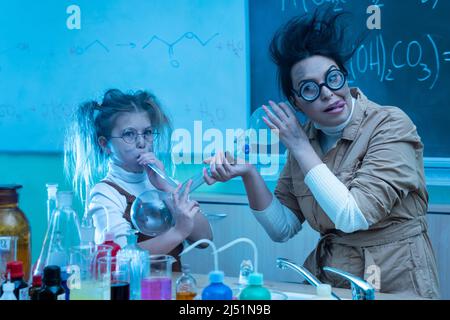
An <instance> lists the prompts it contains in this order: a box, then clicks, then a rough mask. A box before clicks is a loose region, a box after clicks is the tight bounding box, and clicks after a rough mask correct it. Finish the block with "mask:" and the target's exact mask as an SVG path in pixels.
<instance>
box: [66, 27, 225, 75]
mask: <svg viewBox="0 0 450 320" xmlns="http://www.w3.org/2000/svg"><path fill="white" fill-rule="evenodd" d="M218 36H219V33H214V34H212V35H211V36H210V37H208V38H207V39H206V40H204V39H202V38H201V37H200V36H198V35H197V34H196V33H194V32H190V31H189V32H186V33H184V34H182V35H181V36H180V37H178V38H177V39H176V40H175V41H172V42H170V41H169V40H166V39H164V38H162V37H160V36H157V35H154V36H152V37H151V38H150V39H149V40H148V41H147V42H146V43H144V45H142V47H141V48H140V49H142V50H146V49H149V48H150V47H151V45H152V44H153V43H155V42H158V43H162V44H164V45H165V46H166V47H167V53H168V56H169V59H170V65H171V66H172V67H174V68H179V67H180V61H179V60H177V59H175V58H174V51H175V47H176V45H177V44H179V43H181V42H182V41H186V40H193V41H195V42H196V43H198V44H199V45H200V46H201V47H206V46H207V45H208V44H209V43H210V42H211V41H213V39H215V38H216V37H218ZM95 47H98V48H99V49H100V50H101V51H103V52H105V53H109V52H110V48H109V47H108V46H107V45H105V44H104V43H103V42H102V41H100V40H95V41H93V42H91V43H89V44H88V45H87V46H84V47H83V46H74V47H72V48H70V54H76V55H83V54H85V53H88V51H89V50H90V49H91V48H95ZM115 47H120V48H127V49H135V48H136V47H137V44H136V43H135V42H128V43H116V44H115Z"/></svg>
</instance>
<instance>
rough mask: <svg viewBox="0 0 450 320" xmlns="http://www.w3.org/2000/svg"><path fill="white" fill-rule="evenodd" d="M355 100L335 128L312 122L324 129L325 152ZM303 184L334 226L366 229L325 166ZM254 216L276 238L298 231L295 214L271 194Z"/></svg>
mask: <svg viewBox="0 0 450 320" xmlns="http://www.w3.org/2000/svg"><path fill="white" fill-rule="evenodd" d="M354 106H355V99H354V98H352V110H351V113H350V116H349V117H348V119H347V120H346V121H345V122H344V123H342V124H341V125H339V126H337V127H324V126H321V125H319V124H316V123H314V126H315V127H316V128H317V129H318V130H321V131H322V132H323V135H322V137H321V139H320V141H319V142H320V145H321V148H322V151H323V153H324V154H326V153H327V152H328V151H329V150H331V149H332V148H334V147H335V145H336V142H337V141H338V140H339V139H340V138H341V137H342V132H343V131H344V129H345V127H346V126H347V125H348V124H349V123H350V121H351V118H352V116H353V109H354ZM305 183H306V185H307V186H308V187H309V189H310V190H311V193H312V194H313V195H314V198H315V199H316V201H317V202H318V203H319V205H320V206H321V208H322V209H323V210H324V211H325V213H326V214H327V215H328V217H329V218H330V219H331V220H332V221H333V223H334V224H335V227H336V229H339V230H341V231H343V232H346V233H352V232H355V231H358V230H367V229H368V228H369V223H368V222H367V220H366V218H365V217H364V215H363V214H362V212H361V210H360V209H359V208H358V204H357V203H356V201H355V199H354V198H353V196H352V195H351V193H350V191H349V190H348V189H347V187H346V186H345V185H344V184H343V183H342V182H341V181H339V179H338V178H336V176H335V175H334V174H333V173H332V172H331V171H330V169H328V167H327V165H326V164H320V165H318V166H316V167H314V168H313V169H311V170H310V171H309V172H308V173H307V174H306V176H305ZM252 212H253V214H254V215H255V217H256V219H257V220H258V221H259V222H260V223H261V224H262V226H263V227H264V228H265V229H266V232H267V233H268V234H269V236H270V237H271V238H272V239H273V240H275V241H281V242H282V241H287V240H288V239H290V238H291V237H293V236H294V235H295V234H297V233H298V232H299V231H300V230H301V223H300V221H299V219H298V218H297V216H296V215H295V214H294V213H293V212H292V211H291V210H290V209H289V208H287V207H285V206H283V205H282V204H281V203H280V201H279V200H278V199H277V198H276V197H275V196H273V200H272V203H271V204H270V205H269V207H268V208H266V209H265V210H263V211H257V210H252Z"/></svg>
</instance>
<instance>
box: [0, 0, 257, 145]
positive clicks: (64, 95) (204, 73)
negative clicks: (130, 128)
mask: <svg viewBox="0 0 450 320" xmlns="http://www.w3.org/2000/svg"><path fill="white" fill-rule="evenodd" d="M71 5H76V6H78V8H79V13H80V14H79V17H80V19H79V20H80V23H79V27H80V29H76V28H73V25H76V23H73V22H74V21H72V19H71V17H72V15H73V14H74V13H76V11H73V10H72V9H71V8H70V6H71ZM246 10H247V3H246V2H245V1H242V0H226V1H210V0H170V1H167V0H150V1H147V0H114V1H111V0H95V1H92V0H76V1H66V0H58V1H54V0H39V1H34V0H5V1H1V2H0V136H1V139H0V151H12V152H15V151H32V152H35V151H36V152H60V151H61V150H62V146H63V134H64V129H65V127H66V124H67V119H68V118H69V116H70V115H71V114H72V113H73V111H74V109H75V107H76V106H77V105H79V104H80V103H81V102H83V101H85V100H89V99H100V98H101V97H102V94H103V93H104V92H105V90H106V89H109V88H119V89H121V90H124V91H127V90H137V89H146V90H149V91H151V92H153V93H154V94H155V95H156V96H157V97H158V98H159V100H160V101H161V103H162V105H163V107H164V108H165V110H167V111H168V113H169V115H170V116H171V118H172V120H173V123H174V127H175V128H185V129H187V130H189V131H190V132H192V131H193V130H192V128H193V126H194V125H193V121H194V120H201V121H202V129H203V131H205V130H206V129H208V128H217V129H219V130H222V131H224V130H225V129H226V128H231V129H232V128H245V126H246V123H247V120H246V119H247V118H248V113H249V90H248V88H247V83H248V79H247V60H248V57H247V56H246V47H247V43H246V39H247V38H246V24H247V19H246V17H247V16H246V14H247V11H246ZM68 22H69V23H72V24H69V25H70V26H71V28H69V27H68ZM236 114H239V117H236Z"/></svg>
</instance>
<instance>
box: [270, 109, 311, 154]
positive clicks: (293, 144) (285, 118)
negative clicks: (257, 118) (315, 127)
mask: <svg viewBox="0 0 450 320" xmlns="http://www.w3.org/2000/svg"><path fill="white" fill-rule="evenodd" d="M269 104H270V106H271V107H272V110H273V113H272V112H271V111H270V110H269V109H268V108H267V107H266V106H263V109H264V111H265V112H266V114H267V118H266V117H263V121H264V122H265V123H266V124H267V126H268V127H269V128H270V129H273V130H278V131H279V137H280V141H281V142H282V143H283V144H284V145H285V147H286V148H288V149H289V151H291V152H293V151H294V150H296V148H298V144H299V143H301V142H308V143H309V139H308V137H307V135H306V134H305V131H304V130H303V128H302V127H301V126H300V123H299V122H298V120H297V117H296V116H295V114H294V112H292V110H291V108H289V106H288V105H287V104H286V103H284V102H281V103H279V104H276V103H275V102H273V101H269Z"/></svg>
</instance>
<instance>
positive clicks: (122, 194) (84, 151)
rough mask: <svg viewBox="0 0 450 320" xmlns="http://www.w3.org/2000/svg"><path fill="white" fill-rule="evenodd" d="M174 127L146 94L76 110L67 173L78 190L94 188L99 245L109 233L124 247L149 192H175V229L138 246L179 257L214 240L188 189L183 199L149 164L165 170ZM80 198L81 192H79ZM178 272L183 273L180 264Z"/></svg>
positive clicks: (142, 238) (116, 96)
mask: <svg viewBox="0 0 450 320" xmlns="http://www.w3.org/2000/svg"><path fill="white" fill-rule="evenodd" d="M170 130H171V125H170V121H169V119H168V117H167V116H166V115H165V114H164V112H163V111H162V109H161V107H160V105H159V103H158V101H157V100H156V97H155V96H154V95H152V94H150V93H148V92H146V91H137V92H134V93H123V92H121V91H120V90H117V89H112V90H108V91H107V92H106V93H105V95H104V97H103V101H102V102H101V103H98V102H96V101H90V102H86V103H84V104H82V105H80V107H79V108H78V110H77V113H76V115H75V119H74V121H73V122H72V124H71V126H70V128H69V131H68V134H67V136H66V142H65V158H64V160H65V168H66V171H67V173H68V174H69V175H70V176H71V177H73V178H72V181H73V184H74V188H75V190H82V186H83V184H84V183H86V184H87V185H91V184H92V183H93V181H94V179H95V178H97V177H98V176H100V177H102V178H103V179H102V180H101V181H100V182H98V183H97V184H95V186H94V187H93V188H92V190H91V192H90V195H89V213H90V214H91V215H92V217H93V221H94V226H95V242H96V243H97V244H99V243H102V242H103V239H104V236H105V234H106V232H112V233H114V235H115V242H117V243H118V244H119V245H120V246H121V247H124V246H125V245H126V244H127V238H126V236H127V235H128V234H129V233H130V231H131V229H132V228H133V226H132V223H131V217H130V210H131V204H132V203H133V201H134V200H135V198H136V197H137V196H139V195H140V194H141V193H143V192H144V191H147V190H151V189H155V188H156V189H158V190H161V191H165V192H171V193H174V195H173V196H174V203H175V204H176V205H175V208H174V209H173V210H174V211H175V212H172V214H173V215H174V217H176V219H175V220H176V223H175V225H174V226H173V227H172V228H171V229H169V230H168V231H167V232H165V233H163V234H161V235H159V236H156V237H154V238H151V237H149V236H146V235H144V234H141V233H139V234H138V245H139V246H140V247H141V248H143V249H146V250H149V251H150V253H151V254H170V255H172V256H174V257H175V258H178V255H179V253H180V252H181V251H182V250H183V247H182V243H183V241H184V240H188V241H190V242H195V241H197V240H199V239H203V238H207V239H211V238H212V233H211V228H210V225H209V223H208V221H207V220H206V218H205V217H204V216H203V214H202V213H201V211H200V207H199V204H198V203H197V202H196V201H192V200H189V199H188V197H187V195H188V193H189V186H190V184H189V185H188V187H187V188H186V190H185V192H183V193H182V194H179V193H178V191H179V189H180V186H181V185H180V186H179V187H178V188H177V189H175V190H174V189H173V188H172V187H171V186H170V185H168V184H167V183H165V182H164V180H162V179H161V178H160V177H159V176H158V175H157V174H155V173H154V171H153V170H151V169H150V168H149V167H148V166H147V165H148V164H153V165H155V166H156V167H158V168H159V169H160V170H162V171H164V165H163V162H162V161H161V160H160V159H159V158H158V157H157V155H158V154H164V153H165V154H168V153H169V149H170ZM80 193H81V192H80ZM174 270H180V264H179V262H177V263H175V264H174Z"/></svg>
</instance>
